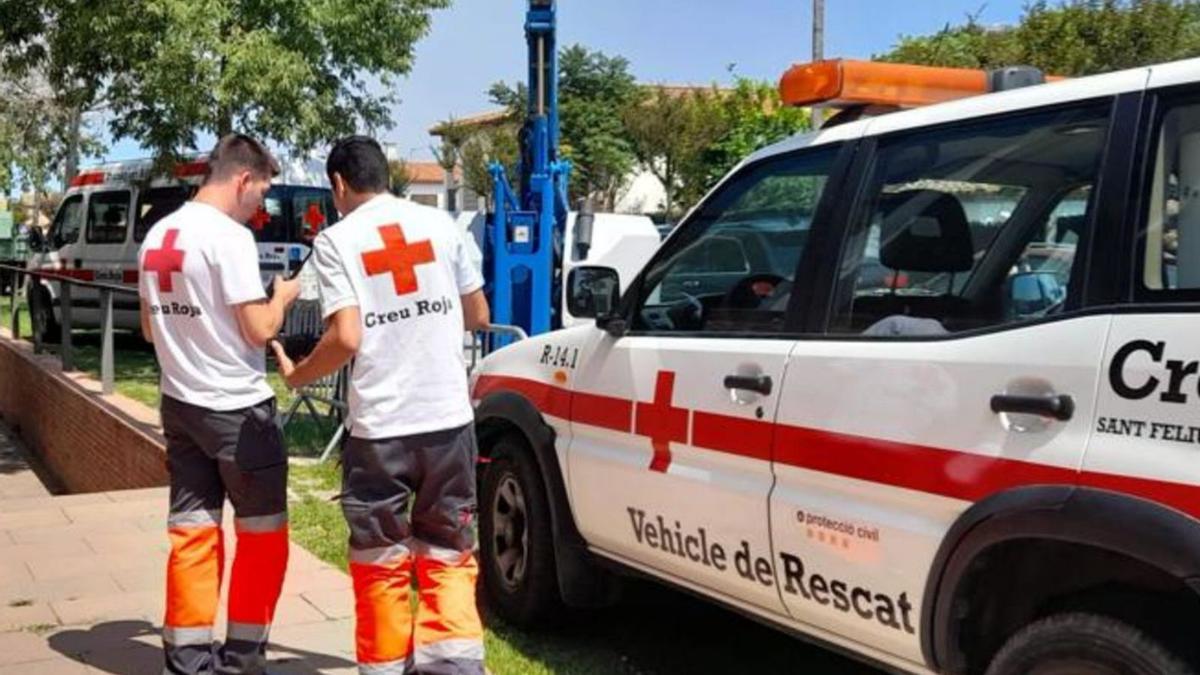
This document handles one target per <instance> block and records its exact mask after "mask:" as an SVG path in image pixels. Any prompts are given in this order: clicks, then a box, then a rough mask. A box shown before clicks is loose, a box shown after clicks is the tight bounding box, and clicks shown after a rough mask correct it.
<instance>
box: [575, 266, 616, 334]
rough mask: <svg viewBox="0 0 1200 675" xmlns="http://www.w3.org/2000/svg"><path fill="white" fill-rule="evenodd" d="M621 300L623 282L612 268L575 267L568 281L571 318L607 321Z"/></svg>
mask: <svg viewBox="0 0 1200 675" xmlns="http://www.w3.org/2000/svg"><path fill="white" fill-rule="evenodd" d="M620 299H621V278H620V275H619V274H617V271H616V270H614V269H613V268H611V267H590V266H585V267H576V268H575V269H573V270H571V274H570V276H568V277H567V311H568V312H570V314H571V316H575V317H579V318H581V319H582V318H594V319H597V322H599V321H603V320H606V319H608V318H610V317H611V316H612V313H613V311H614V310H616V308H617V302H618V301H619V300H620Z"/></svg>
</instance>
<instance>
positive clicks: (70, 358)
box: [0, 264, 529, 461]
mask: <svg viewBox="0 0 1200 675" xmlns="http://www.w3.org/2000/svg"><path fill="white" fill-rule="evenodd" d="M0 270H3V271H5V272H8V273H11V274H12V275H13V281H12V285H11V289H10V301H11V304H10V306H9V318H10V325H11V326H12V336H13V338H14V339H18V340H19V339H21V289H22V288H23V287H26V286H28V285H29V283H30V282H31V281H32V280H35V279H36V280H38V281H53V282H59V283H60V284H61V286H60V287H59V296H58V307H59V313H60V315H61V316H62V321H61V342H60V346H59V352H58V353H59V358H60V360H61V362H62V368H63V370H64V371H70V370H75V355H74V347H73V344H72V337H71V330H72V327H73V322H72V311H73V309H74V303H73V302H72V296H73V295H74V294H73V292H72V289H73V288H75V287H81V288H88V289H94V290H96V291H98V292H99V295H100V305H99V306H100V335H101V337H100V387H101V391H103V392H104V393H105V394H111V393H112V392H113V389H114V360H115V357H114V353H113V330H114V324H113V296H114V295H116V294H120V293H124V294H126V295H133V296H137V294H138V291H137V289H136V288H130V287H128V286H119V285H115V284H105V283H99V282H94V281H85V280H82V279H76V278H73V277H70V276H64V275H63V274H59V273H56V272H50V271H41V270H31V269H27V268H23V267H17V266H13V265H4V264H0ZM23 282H24V283H23ZM305 303H308V304H305ZM311 304H312V301H300V302H298V303H297V304H296V305H293V307H292V310H291V311H290V312H289V316H288V317H287V319H286V323H285V326H287V327H288V328H289V329H290V330H292V331H297V330H299V331H312V332H314V333H315V334H316V335H319V334H320V332H321V331H322V330H323V329H324V326H323V325H322V322H321V321H320V313H319V311H316V312H315V314H314V311H313V308H312V307H311V306H310V305H311ZM27 309H29V310H31V308H29V307H27ZM44 311H47V312H51V316H53V311H54V306H53V303H51V304H50V305H49V306H47V307H46V308H45V310H44ZM30 316H31V321H30V324H31V326H30V327H31V329H32V330H31V332H32V335H31V336H30V337H31V338H32V341H33V348H34V352H35V353H41V352H43V351H45V345H44V344H42V335H41V333H40V331H39V330H38V327H37V326H35V325H33V323H34V322H33V321H32V311H30ZM313 316H315V317H316V320H315V321H314V320H313ZM467 336H468V339H466V340H464V344H463V348H464V350H465V351H468V352H469V353H470V356H469V358H468V359H467V362H468V366H467V372H470V371H472V370H474V369H475V368H476V366H478V364H479V359H480V358H481V357H483V356H487V355H488V354H489V353H490V352H491V351H493V350H494V349H498V348H500V347H502V346H504V345H506V344H510V343H512V342H516V341H519V340H524V339H526V338H528V337H529V336H528V335H527V334H526V333H525V331H524V330H522V329H521V328H520V327H518V326H504V325H493V326H488V327H487V328H485V329H483V330H480V331H475V332H472V333H468V334H467ZM348 384H349V371H348V368H347V367H343V368H342V369H340V370H339V371H338V372H337V373H336V374H334V375H331V376H329V377H328V378H324V379H323V380H322V381H320V382H316V383H313V385H310V386H308V387H302V388H301V389H300V390H298V391H296V399H295V400H294V401H293V402H292V404H291V405H290V407H289V409H288V410H287V412H286V413H285V415H284V416H283V419H282V426H285V427H286V426H287V423H288V422H290V421H291V419H292V418H293V417H294V416H295V413H296V412H297V409H298V408H299V407H300V406H301V405H304V406H305V407H306V408H307V409H308V411H309V413H310V415H312V416H313V417H314V418H315V417H319V414H318V413H317V410H316V408H315V407H314V405H313V404H314V403H323V404H325V405H327V406H329V414H330V416H336V418H338V419H337V422H338V428H337V431H336V433H335V434H334V435H333V438H332V439H331V440H330V441H329V443H328V444H327V445H326V446H325V449H324V452H322V453H321V461H325V460H326V459H328V458H329V456H330V455H331V454H332V452H333V450H334V449H335V447H336V445H337V444H338V441H339V440H340V439H341V436H342V434H343V433H344V428H343V427H342V425H341V421H342V420H341V419H340V418H341V417H342V416H343V415H344V413H345V411H346V407H347V401H346V396H347V387H348Z"/></svg>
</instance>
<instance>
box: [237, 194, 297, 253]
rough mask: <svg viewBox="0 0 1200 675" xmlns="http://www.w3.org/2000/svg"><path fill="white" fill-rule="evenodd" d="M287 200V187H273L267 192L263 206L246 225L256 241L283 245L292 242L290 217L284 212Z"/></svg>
mask: <svg viewBox="0 0 1200 675" xmlns="http://www.w3.org/2000/svg"><path fill="white" fill-rule="evenodd" d="M287 200H288V189H287V188H285V187H281V186H279V185H272V186H271V189H270V190H268V191H267V196H266V197H265V198H264V199H263V204H262V206H260V207H259V208H258V212H257V213H255V214H254V215H253V216H251V217H250V221H249V222H247V223H246V226H247V227H249V228H250V230H251V231H252V232H253V233H254V240H255V241H257V242H260V243H262V242H271V243H282V242H288V241H291V240H292V239H291V237H290V236H289V234H288V216H287V214H286V213H285V212H284V208H285V206H287Z"/></svg>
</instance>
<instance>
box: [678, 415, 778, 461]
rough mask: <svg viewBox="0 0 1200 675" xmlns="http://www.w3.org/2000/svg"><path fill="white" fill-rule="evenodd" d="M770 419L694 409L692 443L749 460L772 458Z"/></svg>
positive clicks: (768, 459) (772, 434) (767, 459)
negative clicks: (756, 418) (751, 418)
mask: <svg viewBox="0 0 1200 675" xmlns="http://www.w3.org/2000/svg"><path fill="white" fill-rule="evenodd" d="M772 427H773V425H772V424H771V423H770V422H760V421H758V420H748V419H745V418H743V417H730V416H729V415H717V414H715V413H707V412H701V411H699V410H697V411H696V412H695V413H693V415H692V445H694V446H696V447H699V448H705V449H707V450H716V451H718V452H726V453H729V454H732V455H739V456H741V457H748V458H750V459H761V460H763V461H770V459H771V439H772V437H773V436H774V433H773V432H774V430H773V428H772Z"/></svg>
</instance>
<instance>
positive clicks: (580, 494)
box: [568, 329, 793, 612]
mask: <svg viewBox="0 0 1200 675" xmlns="http://www.w3.org/2000/svg"><path fill="white" fill-rule="evenodd" d="M596 330H597V331H598V332H600V333H602V331H600V329H596ZM598 343H599V344H597V346H596V347H595V348H594V349H593V350H591V351H590V352H588V353H587V354H585V355H583V356H582V357H581V365H580V367H579V369H578V371H577V372H575V373H573V374H571V375H569V377H570V378H572V379H573V380H574V386H573V387H572V390H573V394H572V403H571V413H570V416H571V441H570V448H569V451H568V466H569V477H570V480H571V482H572V490H571V493H572V509H573V511H574V513H575V516H576V519H577V521H578V523H579V526H580V529H581V531H582V532H583V535H584V538H585V539H587V540H588V541H589V542H592V541H594V542H602V545H603V548H604V549H605V550H608V551H611V552H612V553H614V554H616V555H619V556H621V557H623V558H629V559H633V560H636V561H638V562H641V563H643V564H649V565H651V566H653V567H655V568H658V569H660V570H662V571H663V572H666V573H668V574H670V575H672V576H675V577H677V578H681V579H687V580H689V582H692V583H697V584H701V585H703V586H705V587H708V588H712V589H715V590H718V591H720V592H723V593H728V594H729V595H730V596H732V597H737V598H740V599H742V600H744V601H746V602H752V603H754V604H756V605H759V606H761V607H765V608H767V609H769V610H772V611H779V612H782V611H783V606H782V603H781V602H780V599H779V592H778V589H777V588H776V586H775V580H774V567H773V565H772V562H771V561H772V552H771V541H770V537H769V527H768V521H769V517H768V513H767V503H768V499H769V495H770V490H771V486H772V472H771V461H770V459H771V458H770V448H771V438H772V433H773V429H772V426H771V421H772V420H773V419H774V416H775V406H776V402H777V398H776V396H775V393H774V392H773V391H772V392H771V393H768V394H763V393H759V392H757V391H750V390H747V389H738V388H737V387H756V388H757V387H759V386H760V385H762V386H761V389H762V390H764V391H766V390H767V386H766V383H768V382H770V383H771V384H772V385H777V384H778V383H779V382H780V381H781V380H782V378H783V370H784V364H785V362H786V359H787V354H788V351H789V350H790V349H791V347H792V344H793V343H792V341H790V340H725V339H720V338H700V337H691V336H687V335H678V336H666V335H646V334H641V335H639V334H637V333H636V332H634V333H633V334H630V335H626V336H624V337H621V338H619V339H615V338H612V337H611V336H607V335H606V336H604V337H600V338H598ZM730 376H732V378H733V379H729V381H728V382H727V379H728V378H730ZM727 385H728V386H727ZM731 387H733V388H731ZM743 542H745V544H744V546H743ZM714 546H716V547H718V548H719V549H720V551H719V552H718V550H717V549H714ZM743 549H744V550H743ZM718 559H719V560H718ZM760 559H761V562H759V560H760ZM737 560H743V564H748V565H749V566H750V567H749V574H750V576H751V577H752V578H747V577H746V576H744V575H742V574H739V573H738V571H737V569H736V568H735V567H736V565H737ZM722 566H723V567H724V569H720V567H722ZM756 568H757V569H756ZM760 577H761V579H760ZM764 581H765V582H766V583H763V582H764Z"/></svg>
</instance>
